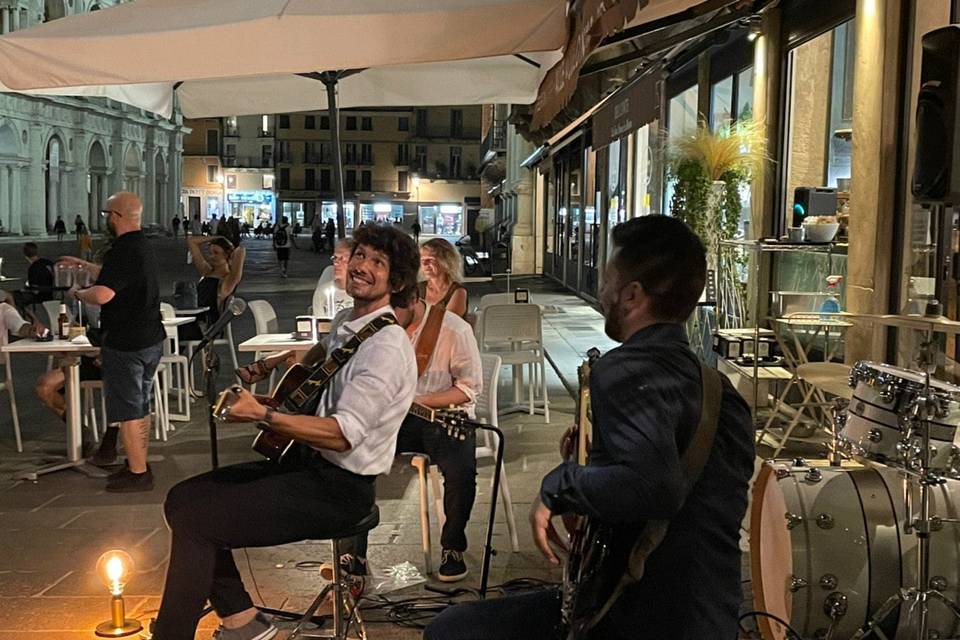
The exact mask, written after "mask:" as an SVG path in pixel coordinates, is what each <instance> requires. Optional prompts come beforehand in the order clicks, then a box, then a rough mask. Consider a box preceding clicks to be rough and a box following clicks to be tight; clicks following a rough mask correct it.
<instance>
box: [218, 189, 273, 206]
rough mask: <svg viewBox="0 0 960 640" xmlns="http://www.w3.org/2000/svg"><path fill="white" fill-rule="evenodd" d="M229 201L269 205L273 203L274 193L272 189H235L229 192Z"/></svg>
mask: <svg viewBox="0 0 960 640" xmlns="http://www.w3.org/2000/svg"><path fill="white" fill-rule="evenodd" d="M227 202H233V203H236V204H266V205H268V204H272V203H273V193H272V192H270V191H234V192H232V193H228V194H227Z"/></svg>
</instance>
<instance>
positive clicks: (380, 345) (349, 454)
mask: <svg viewBox="0 0 960 640" xmlns="http://www.w3.org/2000/svg"><path fill="white" fill-rule="evenodd" d="M352 312H353V311H352V310H351V309H346V310H344V311H341V312H340V313H338V314H337V315H336V317H335V318H334V319H333V322H332V323H331V327H330V333H329V334H328V336H327V338H326V340H325V344H324V346H325V347H326V349H327V353H328V354H329V353H331V352H332V351H333V350H334V349H336V348H337V347H341V346H343V345H344V343H346V342H347V340H349V339H350V338H352V337H353V336H354V335H355V334H356V333H357V332H358V331H360V329H362V328H363V327H364V326H365V325H366V324H367V323H368V322H370V321H371V320H373V319H374V318H376V317H377V316H379V315H381V314H384V313H393V309H392V308H391V307H390V306H384V307H381V308H380V309H377V310H376V311H373V312H371V313H368V314H367V315H365V316H362V317H360V318H357V319H356V320H350V314H351V313H352ZM416 385H417V359H416V355H415V353H414V351H413V347H412V346H411V344H410V339H409V338H408V337H407V332H406V331H404V330H403V328H402V327H400V326H398V325H390V326H387V327H384V328H383V329H381V330H380V331H378V332H377V333H375V334H373V336H371V337H369V338H367V339H366V340H365V341H364V342H363V344H361V345H360V348H359V349H357V352H356V353H354V354H353V357H351V358H350V359H349V360H348V361H347V364H345V365H344V366H343V367H342V368H341V369H340V370H339V371H338V372H337V374H336V375H335V376H334V377H333V380H331V381H330V384H329V385H328V386H327V388H326V390H324V392H323V395H322V396H321V398H320V405H319V407H318V408H317V415H318V416H326V417H330V418H334V419H336V421H337V423H338V424H339V425H340V431H341V432H342V433H343V437H344V438H346V440H347V442H349V443H350V449H349V450H348V451H345V452H343V453H340V452H338V451H330V450H327V449H322V450H320V454H321V455H322V456H323V457H324V458H325V459H327V460H328V461H330V462H332V463H333V464H335V465H337V466H339V467H342V468H344V469H346V470H347V471H352V472H353V473H357V474H360V475H364V476H371V475H377V474H381V473H387V472H388V471H389V470H390V466H391V465H392V464H393V454H394V450H395V449H396V445H397V432H399V431H400V423H401V422H403V419H404V417H406V415H407V412H408V411H409V409H410V404H411V403H412V402H413V398H414V395H415V393H416Z"/></svg>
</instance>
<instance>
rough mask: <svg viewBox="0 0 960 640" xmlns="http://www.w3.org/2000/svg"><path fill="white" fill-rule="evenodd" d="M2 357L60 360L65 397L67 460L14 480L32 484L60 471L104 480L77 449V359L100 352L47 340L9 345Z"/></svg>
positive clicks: (85, 344)
mask: <svg viewBox="0 0 960 640" xmlns="http://www.w3.org/2000/svg"><path fill="white" fill-rule="evenodd" d="M3 351H4V352H6V353H34V354H40V355H53V356H59V357H61V358H62V362H63V365H64V378H65V385H64V386H65V389H64V391H65V393H64V396H65V397H64V399H65V400H66V411H67V459H66V460H65V461H64V462H55V463H53V464H48V465H44V466H41V467H37V468H35V469H33V470H31V471H24V472H22V473H18V474H17V475H16V476H15V479H17V480H36V479H37V478H38V477H39V476H42V475H44V474H46V473H53V472H54V471H60V470H62V469H76V470H77V471H79V472H81V473H83V474H85V475H88V476H91V477H98V478H102V477H106V476H107V472H106V471H104V470H103V469H100V468H99V467H94V466H93V465H90V464H87V463H86V462H85V461H84V459H83V452H82V446H81V436H82V433H81V429H82V426H81V423H80V356H81V355H84V356H95V355H97V354H98V353H99V352H100V349H99V348H97V347H95V346H93V345H92V344H90V343H89V342H83V343H79V344H78V343H75V342H71V341H70V340H59V339H55V340H51V341H48V342H42V341H39V340H33V339H31V338H25V339H23V340H18V341H16V342H14V343H12V344H8V345H4V346H3Z"/></svg>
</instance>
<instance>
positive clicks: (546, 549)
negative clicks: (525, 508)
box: [530, 496, 569, 565]
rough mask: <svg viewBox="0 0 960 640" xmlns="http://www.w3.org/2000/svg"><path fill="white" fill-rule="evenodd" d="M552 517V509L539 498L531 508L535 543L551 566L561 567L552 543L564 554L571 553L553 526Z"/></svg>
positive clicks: (531, 525) (531, 523)
mask: <svg viewBox="0 0 960 640" xmlns="http://www.w3.org/2000/svg"><path fill="white" fill-rule="evenodd" d="M552 515H553V514H552V513H551V512H550V509H548V508H547V507H546V506H545V505H544V504H543V503H542V502H541V501H540V497H539V496H538V497H537V499H536V500H534V502H533V504H532V505H531V506H530V528H531V529H532V531H533V542H534V543H535V544H536V545H537V548H538V549H540V553H542V554H543V557H544V558H546V559H547V560H549V561H550V564H554V565H559V564H560V559H559V558H558V557H557V554H556V553H554V551H553V548H552V547H551V546H550V543H553V544H554V545H556V546H557V548H559V549H561V550H563V551H564V552H569V548H568V547H567V544H566V542H564V541H563V539H562V538H561V537H560V534H559V533H557V530H556V528H555V527H554V526H553V521H552V520H551V519H550V518H551V516H552Z"/></svg>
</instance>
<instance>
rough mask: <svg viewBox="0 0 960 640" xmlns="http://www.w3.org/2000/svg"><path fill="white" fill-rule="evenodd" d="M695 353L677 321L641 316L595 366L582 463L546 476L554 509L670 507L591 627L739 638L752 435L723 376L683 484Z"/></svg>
mask: <svg viewBox="0 0 960 640" xmlns="http://www.w3.org/2000/svg"><path fill="white" fill-rule="evenodd" d="M700 377H701V374H700V365H699V361H698V360H697V357H696V356H695V355H694V354H693V352H691V351H690V348H689V345H688V344H687V341H686V338H685V337H684V335H683V330H682V328H681V327H680V326H679V325H676V324H659V325H654V326H651V327H646V328H644V329H642V330H640V331H638V332H637V333H636V334H634V335H633V336H632V337H631V338H630V339H629V340H628V341H627V342H625V343H624V344H622V345H621V346H619V347H617V348H616V349H613V350H612V351H610V352H608V353H607V354H605V355H604V356H603V357H602V358H601V359H600V360H599V361H597V362H596V363H595V365H594V367H593V368H592V371H591V378H590V398H591V403H592V407H593V444H592V451H591V460H590V464H589V465H588V466H586V467H583V466H579V465H577V464H574V463H572V462H567V463H563V464H561V465H560V466H558V467H557V468H556V469H554V470H553V471H551V472H550V473H549V474H548V475H547V476H546V477H545V478H544V479H543V483H542V485H541V490H540V494H541V499H542V500H543V502H544V504H545V505H547V506H548V507H549V508H550V509H551V510H552V511H553V512H554V513H571V512H572V513H577V514H585V515H588V516H591V517H593V518H595V519H597V520H599V521H602V522H605V523H609V524H618V525H623V527H624V528H625V529H629V528H630V525H631V524H636V523H638V522H642V521H644V520H648V519H669V520H670V526H669V528H668V530H667V534H666V537H665V538H664V540H663V542H662V543H661V544H660V546H659V547H658V548H657V549H656V550H655V551H654V552H653V553H652V554H651V556H650V557H649V558H648V559H647V563H646V569H645V573H644V577H643V579H642V580H641V581H640V582H639V583H637V584H635V585H633V586H631V587H629V588H628V589H627V590H626V591H625V592H624V594H623V595H622V596H621V598H620V600H619V601H618V603H617V604H616V605H615V607H614V608H613V609H612V610H611V611H610V613H609V614H608V615H607V617H606V619H605V620H604V622H603V624H602V625H601V627H600V628H598V629H596V630H595V632H594V633H592V634H591V637H598V638H599V637H607V638H610V637H623V638H628V637H629V638H657V639H661V638H671V639H678V640H680V639H684V640H686V639H689V640H704V639H707V638H722V639H726V638H735V637H736V635H737V613H738V607H739V605H740V601H741V589H740V584H741V583H740V580H741V577H740V568H741V567H740V548H739V544H738V543H739V532H740V523H741V521H742V519H743V516H744V513H745V512H746V508H747V487H748V484H749V482H750V477H751V475H752V474H753V465H754V455H755V453H754V444H753V426H752V421H751V418H750V411H749V408H748V407H747V405H746V403H745V402H744V401H743V399H742V398H741V397H740V395H739V394H738V393H737V392H736V390H734V388H733V387H732V385H731V384H730V382H729V380H727V379H726V378H725V377H724V378H723V402H722V406H721V412H720V420H719V426H718V428H717V435H716V439H715V441H714V446H713V451H712V452H711V454H710V457H709V458H708V460H707V464H706V466H705V467H704V469H703V472H702V474H701V476H700V478H699V480H698V481H697V482H696V484H695V485H694V486H693V488H692V490H691V491H689V492H687V489H686V487H685V481H684V477H683V473H682V470H681V467H680V454H681V452H682V451H683V450H684V449H685V448H686V445H687V443H688V442H689V441H690V438H691V436H692V435H693V432H694V430H695V429H696V426H697V424H698V421H699V416H700V403H701V395H702V387H701V380H700Z"/></svg>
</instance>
